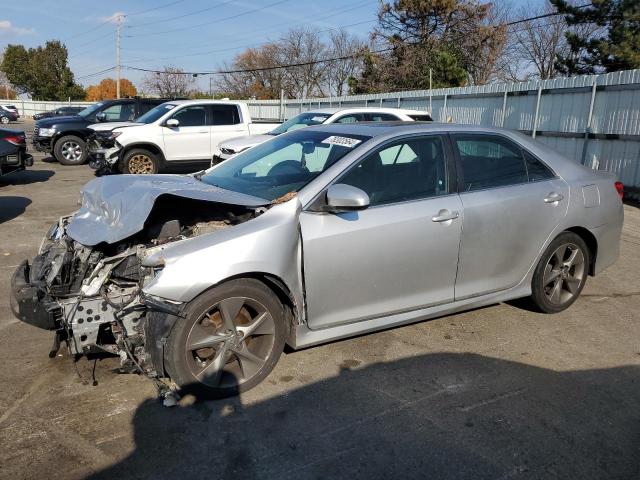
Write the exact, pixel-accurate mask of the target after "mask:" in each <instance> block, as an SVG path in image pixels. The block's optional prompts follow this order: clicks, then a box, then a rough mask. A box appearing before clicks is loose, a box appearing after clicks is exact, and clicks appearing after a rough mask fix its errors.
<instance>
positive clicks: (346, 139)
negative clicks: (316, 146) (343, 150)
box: [322, 135, 362, 148]
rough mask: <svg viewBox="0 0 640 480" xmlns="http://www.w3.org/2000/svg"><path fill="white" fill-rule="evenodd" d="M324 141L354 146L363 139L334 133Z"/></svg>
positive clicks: (330, 143) (331, 143)
mask: <svg viewBox="0 0 640 480" xmlns="http://www.w3.org/2000/svg"><path fill="white" fill-rule="evenodd" d="M322 143H328V144H329V145H342V146H343V147H349V148H353V147H355V146H356V145H358V144H359V143H362V140H357V139H355V138H349V137H339V136H336V135H332V136H330V137H327V138H325V139H324V140H323V141H322Z"/></svg>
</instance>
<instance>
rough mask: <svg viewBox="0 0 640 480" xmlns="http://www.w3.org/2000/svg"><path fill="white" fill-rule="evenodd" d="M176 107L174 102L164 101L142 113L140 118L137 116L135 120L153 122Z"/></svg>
mask: <svg viewBox="0 0 640 480" xmlns="http://www.w3.org/2000/svg"><path fill="white" fill-rule="evenodd" d="M175 107H176V106H175V105H174V104H172V103H163V104H161V105H158V106H157V107H154V108H152V109H151V110H149V111H148V112H147V113H145V114H144V115H140V116H139V117H138V118H136V120H135V121H136V122H137V123H153V122H155V121H156V120H158V119H159V118H160V117H162V116H163V115H164V114H165V113H167V112H168V111H169V110H172V109H174V108H175Z"/></svg>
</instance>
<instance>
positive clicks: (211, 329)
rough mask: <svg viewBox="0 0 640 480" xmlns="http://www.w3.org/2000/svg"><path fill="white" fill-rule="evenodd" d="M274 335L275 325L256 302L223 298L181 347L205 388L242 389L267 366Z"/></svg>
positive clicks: (188, 364)
mask: <svg viewBox="0 0 640 480" xmlns="http://www.w3.org/2000/svg"><path fill="white" fill-rule="evenodd" d="M275 334H276V327H275V321H274V319H273V317H272V316H271V314H270V313H269V311H268V310H267V308H266V307H265V306H264V305H262V304H261V303H260V302H258V301H257V300H254V299H252V298H246V297H231V298H226V299H224V300H222V301H220V302H219V303H218V304H217V305H214V306H213V307H212V308H211V309H209V310H208V311H206V312H205V313H204V314H203V315H202V316H201V317H200V318H199V319H198V320H197V321H196V322H195V323H194V324H193V326H192V327H191V329H190V331H189V333H188V335H187V339H186V345H185V355H186V363H187V366H188V369H189V371H190V373H191V375H192V376H193V378H194V379H195V380H196V381H198V382H201V383H203V384H205V385H207V386H209V387H214V388H224V387H228V386H233V385H242V384H243V383H246V382H248V381H250V380H251V379H252V378H254V377H255V376H256V375H257V374H258V373H259V372H260V370H261V369H262V368H263V367H264V365H265V364H266V363H267V360H268V358H269V354H270V352H271V350H272V348H273V345H274V342H275Z"/></svg>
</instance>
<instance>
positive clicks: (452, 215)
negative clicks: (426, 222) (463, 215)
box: [431, 209, 460, 223]
mask: <svg viewBox="0 0 640 480" xmlns="http://www.w3.org/2000/svg"><path fill="white" fill-rule="evenodd" d="M459 216H460V214H459V213H458V212H456V211H455V210H454V211H453V212H450V211H449V210H447V209H442V210H440V211H439V212H438V214H437V215H436V216H434V217H431V221H432V222H437V223H442V222H448V221H449V220H455V219H456V218H458V217H459Z"/></svg>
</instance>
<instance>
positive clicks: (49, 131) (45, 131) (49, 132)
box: [38, 128, 56, 137]
mask: <svg viewBox="0 0 640 480" xmlns="http://www.w3.org/2000/svg"><path fill="white" fill-rule="evenodd" d="M55 133H56V129H55V128H41V129H40V130H38V135H40V136H41V137H53V135H54V134H55Z"/></svg>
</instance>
